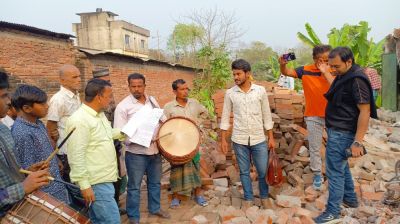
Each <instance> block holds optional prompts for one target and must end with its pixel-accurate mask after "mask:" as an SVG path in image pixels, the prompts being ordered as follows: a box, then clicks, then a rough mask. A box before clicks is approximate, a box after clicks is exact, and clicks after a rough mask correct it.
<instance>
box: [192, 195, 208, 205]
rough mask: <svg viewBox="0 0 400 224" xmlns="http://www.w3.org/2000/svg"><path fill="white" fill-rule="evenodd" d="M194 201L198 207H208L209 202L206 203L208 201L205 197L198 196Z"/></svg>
mask: <svg viewBox="0 0 400 224" xmlns="http://www.w3.org/2000/svg"><path fill="white" fill-rule="evenodd" d="M194 200H195V201H196V203H197V204H198V205H200V206H203V207H205V206H207V205H208V202H207V201H206V199H205V198H204V197H203V196H196V197H195V198H194Z"/></svg>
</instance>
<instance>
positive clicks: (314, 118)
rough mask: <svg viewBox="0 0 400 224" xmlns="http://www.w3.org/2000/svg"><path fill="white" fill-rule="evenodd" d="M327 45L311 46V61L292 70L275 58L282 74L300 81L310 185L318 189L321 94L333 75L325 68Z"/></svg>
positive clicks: (328, 48) (319, 175) (322, 127)
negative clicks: (301, 82) (302, 92)
mask: <svg viewBox="0 0 400 224" xmlns="http://www.w3.org/2000/svg"><path fill="white" fill-rule="evenodd" d="M331 49H332V48H331V46H329V45H319V46H315V47H314V48H313V60H314V64H311V65H305V66H301V67H298V68H296V69H290V68H288V67H287V66H286V64H287V63H288V62H287V61H286V60H285V59H284V58H283V57H280V58H279V63H280V70H281V73H282V74H283V75H286V76H290V77H293V78H299V79H301V80H302V81H303V89H304V96H305V99H306V109H305V112H304V116H305V118H304V120H305V121H306V124H307V131H308V143H309V150H310V167H311V170H312V171H313V173H314V180H313V188H314V189H315V190H321V187H322V183H323V177H322V173H321V168H322V160H321V153H320V149H321V145H322V133H323V131H324V126H325V120H324V117H325V107H326V103H327V101H326V99H325V98H324V94H325V93H326V92H327V91H328V89H329V85H330V83H332V81H333V79H334V77H333V76H332V75H331V74H330V71H329V69H328V68H327V67H328V66H327V64H328V55H329V51H330V50H331Z"/></svg>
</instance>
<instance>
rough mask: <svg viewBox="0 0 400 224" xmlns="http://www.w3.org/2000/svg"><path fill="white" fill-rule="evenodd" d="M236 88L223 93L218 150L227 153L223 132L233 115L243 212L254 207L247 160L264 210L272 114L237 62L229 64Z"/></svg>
mask: <svg viewBox="0 0 400 224" xmlns="http://www.w3.org/2000/svg"><path fill="white" fill-rule="evenodd" d="M232 72H233V78H234V80H235V84H236V85H235V86H234V87H232V88H230V89H228V90H227V91H226V93H225V99H224V107H223V111H222V118H221V127H220V128H221V139H222V141H221V149H222V152H223V153H224V154H226V153H227V152H228V143H227V141H226V132H227V130H228V129H229V126H230V124H229V119H230V115H231V111H233V131H232V142H233V150H234V151H235V155H236V158H237V161H238V164H239V170H240V181H241V182H242V186H243V191H244V200H245V201H244V203H242V207H243V209H246V208H248V207H251V206H252V205H253V198H254V196H253V188H252V184H251V179H250V158H251V160H252V161H253V162H254V165H255V167H256V169H257V174H258V185H259V190H260V198H261V202H262V204H263V207H264V208H266V207H267V200H266V199H267V198H268V185H267V182H266V180H265V175H266V170H267V167H268V149H267V148H269V149H271V148H275V141H274V137H273V133H272V128H273V125H274V123H273V122H272V116H271V110H270V107H269V102H268V96H267V93H266V91H265V88H264V87H262V86H259V85H255V84H253V83H251V81H250V75H251V67H250V64H249V63H248V62H247V61H245V60H243V59H238V60H235V61H234V62H232ZM264 129H265V130H266V131H267V132H268V146H267V144H266V142H265V135H264Z"/></svg>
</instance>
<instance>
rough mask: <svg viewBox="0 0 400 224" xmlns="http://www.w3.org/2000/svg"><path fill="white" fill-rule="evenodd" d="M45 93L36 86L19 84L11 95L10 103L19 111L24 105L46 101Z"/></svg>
mask: <svg viewBox="0 0 400 224" xmlns="http://www.w3.org/2000/svg"><path fill="white" fill-rule="evenodd" d="M46 102H47V94H46V93H45V92H44V91H43V90H41V89H39V88H38V87H36V86H31V85H20V86H18V88H17V89H16V90H15V92H14V94H13V95H12V97H11V105H12V106H13V107H14V108H15V109H16V110H17V111H20V110H22V108H23V107H24V106H33V104H34V103H46Z"/></svg>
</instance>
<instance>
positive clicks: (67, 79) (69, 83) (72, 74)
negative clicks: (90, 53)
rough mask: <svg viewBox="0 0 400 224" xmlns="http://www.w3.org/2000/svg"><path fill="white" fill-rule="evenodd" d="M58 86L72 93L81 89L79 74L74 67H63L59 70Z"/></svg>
mask: <svg viewBox="0 0 400 224" xmlns="http://www.w3.org/2000/svg"><path fill="white" fill-rule="evenodd" d="M59 75H60V84H61V85H62V86H63V87H64V88H67V89H69V90H71V91H73V92H76V91H79V90H80V89H81V73H80V71H79V69H78V68H77V67H75V66H74V65H68V64H67V65H63V66H62V67H61V68H60V70H59Z"/></svg>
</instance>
